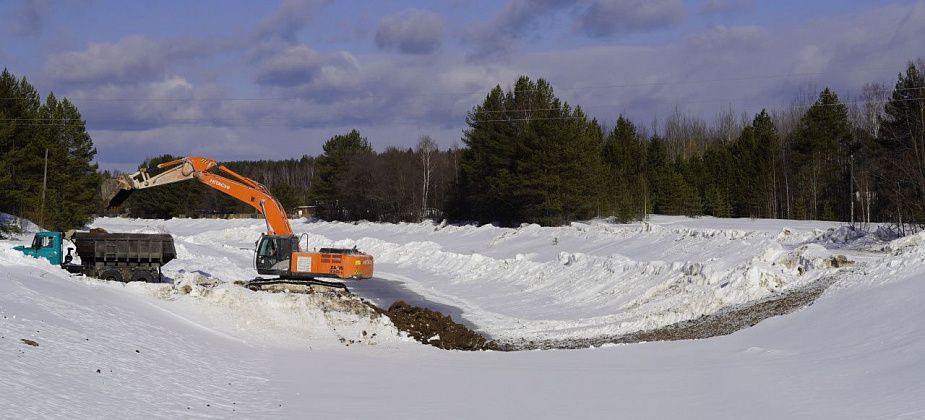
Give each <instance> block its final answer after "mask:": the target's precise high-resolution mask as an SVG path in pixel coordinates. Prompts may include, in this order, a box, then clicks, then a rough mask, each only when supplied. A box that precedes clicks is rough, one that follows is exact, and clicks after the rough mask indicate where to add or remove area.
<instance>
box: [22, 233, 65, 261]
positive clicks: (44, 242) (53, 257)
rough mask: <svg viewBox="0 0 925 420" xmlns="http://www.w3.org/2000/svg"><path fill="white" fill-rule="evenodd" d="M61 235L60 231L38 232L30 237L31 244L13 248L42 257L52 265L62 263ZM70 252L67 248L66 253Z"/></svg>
mask: <svg viewBox="0 0 925 420" xmlns="http://www.w3.org/2000/svg"><path fill="white" fill-rule="evenodd" d="M63 237H64V235H63V234H62V233H61V232H38V233H36V234H35V238H33V239H32V246H30V247H26V246H23V245H20V246H17V247H14V248H13V249H15V250H17V251H20V252H22V253H23V254H26V255H30V256H33V257H35V258H44V259H46V260H48V261H49V262H51V263H52V264H54V265H62V264H64V250H63V249H62V248H63V245H62V244H63V242H64V241H63V240H62V239H63ZM71 249H73V248H71ZM70 253H71V252H70V249H69V250H68V255H70Z"/></svg>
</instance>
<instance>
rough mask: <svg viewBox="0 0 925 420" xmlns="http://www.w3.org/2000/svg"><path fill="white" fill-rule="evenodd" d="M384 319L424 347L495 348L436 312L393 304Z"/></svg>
mask: <svg viewBox="0 0 925 420" xmlns="http://www.w3.org/2000/svg"><path fill="white" fill-rule="evenodd" d="M386 315H387V316H388V317H389V318H390V319H391V320H392V323H393V324H395V326H396V327H398V329H399V330H401V331H405V332H406V333H408V335H409V336H411V337H412V338H414V339H415V340H417V341H420V342H421V343H424V344H430V345H432V346H435V347H438V348H441V349H444V350H494V349H495V345H494V343H493V342H490V341H488V340H486V339H485V337H482V336H481V335H479V334H478V333H476V332H475V331H472V330H470V329H468V328H466V326H464V325H462V324H458V323H456V322H453V320H452V319H451V318H450V317H449V316H446V315H443V314H441V313H440V312H437V311H433V310H430V309H426V308H419V307H417V306H411V305H409V304H407V303H405V302H404V301H401V300H399V301H397V302H395V303H393V304H392V306H390V307H389V310H388V311H386Z"/></svg>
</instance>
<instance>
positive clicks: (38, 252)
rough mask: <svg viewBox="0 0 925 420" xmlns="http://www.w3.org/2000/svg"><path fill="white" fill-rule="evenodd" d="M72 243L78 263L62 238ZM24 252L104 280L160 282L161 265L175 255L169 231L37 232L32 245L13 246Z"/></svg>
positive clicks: (73, 271) (71, 270)
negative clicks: (65, 250)
mask: <svg viewBox="0 0 925 420" xmlns="http://www.w3.org/2000/svg"><path fill="white" fill-rule="evenodd" d="M65 239H66V240H69V241H71V242H73V243H74V246H75V248H76V251H77V256H78V257H80V262H79V263H77V264H73V263H72V262H73V259H74V257H73V256H72V255H71V251H74V250H75V248H67V254H65V253H64V240H65ZM14 249H15V250H17V251H21V252H22V253H24V254H26V255H31V256H33V257H36V258H44V259H46V260H48V261H49V262H51V263H52V264H55V265H60V266H61V268H63V269H65V270H67V271H69V272H72V273H80V274H85V275H87V276H90V277H96V278H100V279H103V280H114V281H124V282H128V281H145V282H159V281H160V280H161V267H162V266H163V265H164V264H167V263H168V262H170V261H171V260H173V259H174V258H176V257H177V251H176V249H175V248H174V245H173V237H171V236H170V235H169V234H163V233H160V234H149V233H107V232H105V231H91V232H74V231H68V232H67V233H61V232H38V233H36V234H35V238H33V240H32V246H30V247H26V246H22V245H20V246H17V247H15V248H14Z"/></svg>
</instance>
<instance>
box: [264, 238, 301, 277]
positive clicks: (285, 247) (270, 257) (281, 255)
mask: <svg viewBox="0 0 925 420" xmlns="http://www.w3.org/2000/svg"><path fill="white" fill-rule="evenodd" d="M298 250H299V239H298V238H297V237H295V236H271V235H266V236H263V237H261V238H260V242H259V243H258V244H257V261H255V263H254V265H256V266H257V272H258V273H260V274H282V273H285V272H286V271H288V270H289V260H290V259H291V258H292V253H293V252H295V251H298Z"/></svg>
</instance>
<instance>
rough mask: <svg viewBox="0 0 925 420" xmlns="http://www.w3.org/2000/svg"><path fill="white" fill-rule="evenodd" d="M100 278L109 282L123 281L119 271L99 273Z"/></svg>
mask: <svg viewBox="0 0 925 420" xmlns="http://www.w3.org/2000/svg"><path fill="white" fill-rule="evenodd" d="M100 278H101V279H103V280H109V281H123V280H122V273H120V272H119V270H106V271H103V272H102V273H100Z"/></svg>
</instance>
